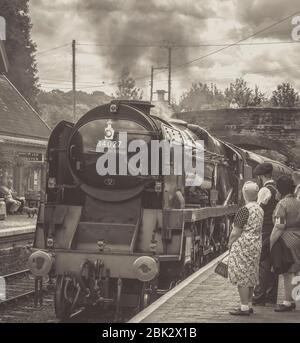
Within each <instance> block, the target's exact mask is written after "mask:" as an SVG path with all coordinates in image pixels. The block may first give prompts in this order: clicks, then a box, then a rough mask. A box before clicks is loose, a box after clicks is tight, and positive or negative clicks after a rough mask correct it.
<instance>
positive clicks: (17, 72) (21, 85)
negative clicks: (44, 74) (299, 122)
mask: <svg viewBox="0 0 300 343" xmlns="http://www.w3.org/2000/svg"><path fill="white" fill-rule="evenodd" d="M0 14H1V15H2V16H3V17H4V18H5V20H6V43H5V46H6V52H7V56H8V60H9V64H10V68H9V72H8V78H9V80H10V81H11V82H12V83H13V84H14V85H15V86H16V88H17V89H18V91H19V92H20V93H21V94H22V95H23V96H24V97H25V98H26V99H27V100H28V101H29V102H30V103H31V105H33V106H35V105H36V96H37V94H38V84H37V82H38V78H37V76H36V74H37V66H36V62H35V57H34V53H35V52H36V44H35V43H34V42H33V41H32V39H31V37H30V30H31V27H32V24H31V21H30V17H29V0H1V1H0Z"/></svg>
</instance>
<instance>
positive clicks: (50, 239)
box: [47, 237, 54, 248]
mask: <svg viewBox="0 0 300 343" xmlns="http://www.w3.org/2000/svg"><path fill="white" fill-rule="evenodd" d="M53 246H54V239H53V238H51V237H50V238H47V248H53Z"/></svg>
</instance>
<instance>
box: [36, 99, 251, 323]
mask: <svg viewBox="0 0 300 343" xmlns="http://www.w3.org/2000/svg"><path fill="white" fill-rule="evenodd" d="M151 107H152V105H151V104H150V103H148V102H138V101H112V102H111V103H110V104H107V105H103V106H99V107H96V108H94V109H92V110H91V111H89V112H88V113H86V114H85V115H84V116H83V117H82V118H81V119H80V120H79V121H78V122H77V123H76V124H72V123H69V122H65V121H63V122H61V123H59V124H58V125H57V126H56V127H55V129H54V130H53V132H52V134H51V136H50V139H49V143H48V150H47V162H48V173H47V186H46V198H45V203H44V204H42V205H41V207H40V211H39V216H38V221H37V228H36V234H35V241H34V250H35V251H34V252H33V253H32V255H31V256H30V258H29V265H30V269H31V271H32V272H33V273H34V274H35V275H36V276H38V277H42V276H45V275H47V274H48V273H50V274H51V275H54V276H56V290H55V311H56V315H57V317H59V318H66V317H68V316H69V315H70V314H71V313H72V311H73V310H75V309H76V308H77V307H78V306H87V305H91V304H97V303H100V304H102V305H103V306H104V307H105V306H113V307H114V308H115V311H116V315H118V314H119V312H120V309H121V308H122V307H132V308H136V309H137V310H140V309H142V308H144V307H145V306H147V304H149V302H151V301H152V300H153V299H155V297H156V296H157V294H159V293H163V292H164V291H166V290H168V289H169V288H170V287H171V286H172V285H174V284H175V283H176V282H178V281H180V280H181V279H183V278H184V277H185V276H186V275H187V274H188V273H190V272H192V271H193V270H196V269H197V268H199V267H200V266H201V265H202V264H203V263H204V262H205V261H207V260H208V259H210V258H211V256H213V255H214V254H215V253H218V252H219V251H222V250H224V249H226V245H227V238H228V234H229V227H230V223H231V221H232V218H233V215H234V214H235V212H236V210H237V206H238V203H239V201H240V198H241V195H240V194H241V192H240V189H241V186H242V183H243V182H244V180H245V178H246V177H248V176H246V174H247V170H248V169H247V168H250V167H249V166H248V165H247V161H246V160H245V158H243V154H241V152H240V151H239V149H236V148H235V147H233V146H230V145H228V144H226V143H224V142H221V141H219V140H217V139H216V138H214V137H212V136H211V135H210V134H209V133H208V132H207V131H205V130H203V129H202V128H200V127H199V126H197V125H188V124H186V123H184V122H181V121H176V120H173V121H165V120H163V119H161V118H158V117H155V116H153V115H151V114H150V112H151ZM162 140H165V141H168V142H177V143H178V144H184V145H187V146H189V148H190V149H189V154H190V157H191V160H192V162H195V158H196V157H195V156H197V153H198V152H200V154H199V156H202V157H203V158H204V160H203V161H202V162H205V163H204V166H203V175H196V177H198V176H199V177H200V178H201V182H200V183H195V184H193V183H188V182H187V179H188V177H189V176H188V175H187V172H185V171H184V172H183V173H182V174H176V173H174V172H172V171H174V169H175V168H176V163H177V162H176V161H175V155H176V154H175V153H173V152H172V151H171V152H169V155H168V152H167V151H164V150H163V149H161V147H159V150H157V153H156V154H154V155H153V154H147V155H146V157H145V155H144V154H143V152H144V151H143V149H144V148H145V149H148V151H151V149H153V147H152V146H151V147H150V145H151V143H153V142H154V141H158V142H161V141H162ZM199 141H202V142H204V146H203V144H202V145H201V144H200V143H199ZM134 142H139V146H138V147H137V146H135V145H134V144H135V143H134ZM131 143H132V144H131ZM141 143H142V144H141ZM130 144H131V148H129V146H130ZM132 147H135V148H134V149H133V148H132ZM110 148H113V149H110ZM108 150H112V151H114V152H115V155H114V154H111V155H110V157H111V159H110V158H107V151H108ZM166 154H167V155H168V157H169V163H168V165H167V166H166V167H167V169H168V168H169V170H171V173H164V172H163V171H162V168H163V167H164V163H165V157H166V156H165V155H166ZM183 155H184V153H183ZM137 156H139V159H138V158H137ZM186 158H187V157H186V156H182V160H181V162H180V163H179V164H182V163H184V160H185V159H186ZM129 160H130V161H131V167H132V165H134V167H135V168H132V170H131V172H130V173H128V172H127V171H128V170H127V168H130V164H128V163H127V162H128V161H129ZM124 166H126V167H124ZM249 177H251V175H249Z"/></svg>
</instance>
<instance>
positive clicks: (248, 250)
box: [228, 181, 264, 316]
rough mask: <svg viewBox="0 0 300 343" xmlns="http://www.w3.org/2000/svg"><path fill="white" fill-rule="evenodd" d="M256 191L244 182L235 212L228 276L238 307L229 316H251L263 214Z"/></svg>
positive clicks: (252, 183)
mask: <svg viewBox="0 0 300 343" xmlns="http://www.w3.org/2000/svg"><path fill="white" fill-rule="evenodd" d="M258 191H259V188H258V185H257V184H256V183H255V182H252V181H247V182H246V183H245V184H244V187H243V196H244V199H245V205H244V206H243V207H242V208H240V209H239V211H238V212H237V214H236V216H235V219H234V223H233V229H232V232H231V235H230V238H229V248H230V253H229V258H228V275H229V279H230V281H231V283H232V284H234V285H237V287H238V291H239V295H240V300H241V306H240V307H239V308H237V309H234V310H232V311H230V312H229V313H230V314H232V315H246V316H249V315H250V314H251V313H253V308H252V297H253V289H254V286H255V285H256V284H257V283H258V275H259V274H258V272H259V259H260V253H261V247H262V233H261V231H262V223H263V215H264V211H263V209H262V208H261V206H260V205H259V204H258V203H257V202H256V200H257V194H258Z"/></svg>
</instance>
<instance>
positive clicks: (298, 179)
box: [293, 170, 300, 199]
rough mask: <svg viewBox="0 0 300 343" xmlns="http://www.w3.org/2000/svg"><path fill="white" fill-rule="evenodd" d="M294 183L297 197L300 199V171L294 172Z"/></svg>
mask: <svg viewBox="0 0 300 343" xmlns="http://www.w3.org/2000/svg"><path fill="white" fill-rule="evenodd" d="M293 181H294V185H295V197H296V198H297V199H300V171H299V170H297V171H294V172H293Z"/></svg>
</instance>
